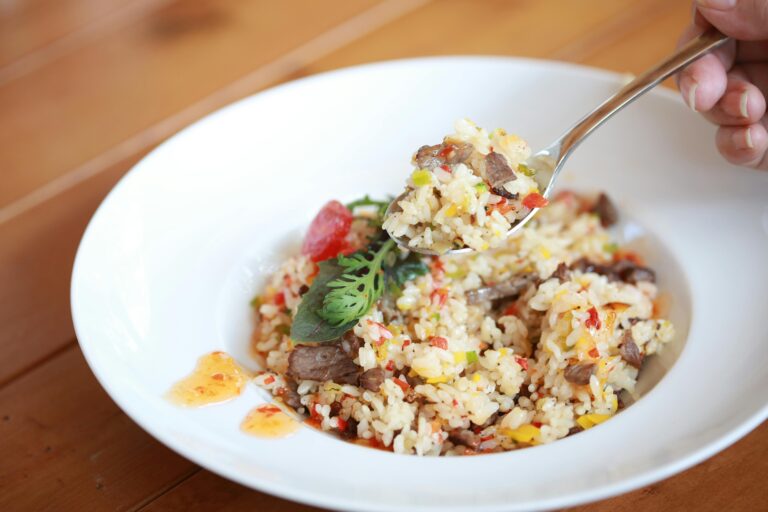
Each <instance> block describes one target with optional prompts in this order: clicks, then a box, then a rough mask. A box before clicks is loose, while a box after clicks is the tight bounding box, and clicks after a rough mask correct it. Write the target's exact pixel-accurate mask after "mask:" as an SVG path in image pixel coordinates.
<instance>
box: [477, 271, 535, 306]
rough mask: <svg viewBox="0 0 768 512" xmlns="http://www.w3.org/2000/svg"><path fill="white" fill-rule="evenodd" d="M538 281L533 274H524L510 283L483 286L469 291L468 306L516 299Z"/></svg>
mask: <svg viewBox="0 0 768 512" xmlns="http://www.w3.org/2000/svg"><path fill="white" fill-rule="evenodd" d="M535 281H536V275H535V274H533V273H529V274H522V275H519V276H517V277H513V278H512V279H510V280H509V281H504V282H503V283H498V284H495V285H493V286H483V287H481V288H478V289H476V290H469V291H468V292H467V293H466V296H467V304H478V303H480V302H483V301H485V300H496V299H506V298H509V297H515V296H517V295H520V293H521V292H522V291H523V290H525V289H526V288H528V286H529V285H530V284H531V283H533V282H535Z"/></svg>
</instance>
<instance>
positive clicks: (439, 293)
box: [429, 288, 448, 308]
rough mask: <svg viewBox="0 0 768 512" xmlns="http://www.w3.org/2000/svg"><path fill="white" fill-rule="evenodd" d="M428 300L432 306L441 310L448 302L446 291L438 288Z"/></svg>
mask: <svg viewBox="0 0 768 512" xmlns="http://www.w3.org/2000/svg"><path fill="white" fill-rule="evenodd" d="M429 300H430V302H432V304H437V306H438V307H441V308H442V307H443V306H445V302H446V301H447V300H448V290H446V289H445V288H438V289H437V290H435V291H433V292H432V293H431V294H430V296H429Z"/></svg>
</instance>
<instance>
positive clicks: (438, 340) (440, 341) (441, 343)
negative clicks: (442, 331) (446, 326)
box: [429, 336, 448, 350]
mask: <svg viewBox="0 0 768 512" xmlns="http://www.w3.org/2000/svg"><path fill="white" fill-rule="evenodd" d="M429 344H430V345H432V346H433V347H437V348H441V349H443V350H448V340H447V339H445V338H443V337H442V336H433V337H431V338H430V339H429Z"/></svg>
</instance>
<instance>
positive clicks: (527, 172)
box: [517, 164, 536, 177]
mask: <svg viewBox="0 0 768 512" xmlns="http://www.w3.org/2000/svg"><path fill="white" fill-rule="evenodd" d="M517 170H518V171H520V172H521V173H523V174H525V175H526V176H529V177H530V176H535V175H536V169H531V168H530V167H528V166H527V165H525V164H517Z"/></svg>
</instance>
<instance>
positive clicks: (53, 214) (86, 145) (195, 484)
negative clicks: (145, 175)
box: [0, 0, 768, 511]
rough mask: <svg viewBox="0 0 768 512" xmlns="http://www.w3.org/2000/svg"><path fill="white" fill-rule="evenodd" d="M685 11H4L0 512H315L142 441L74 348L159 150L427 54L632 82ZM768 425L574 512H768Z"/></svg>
mask: <svg viewBox="0 0 768 512" xmlns="http://www.w3.org/2000/svg"><path fill="white" fill-rule="evenodd" d="M690 12H691V8H690V4H689V2H687V1H683V0H672V1H669V0H579V1H576V0H509V1H506V0H480V1H474V0H432V1H429V0H324V1H323V2H317V1H313V0H290V1H286V2H270V1H267V0H259V1H256V0H186V1H184V0H55V1H54V0H28V1H25V2H21V1H17V2H14V1H10V0H6V1H5V2H3V1H1V0H0V169H2V170H1V171H0V173H1V174H0V283H1V285H0V325H2V327H1V328H0V361H2V364H0V436H1V438H2V439H3V440H4V442H3V446H4V448H5V453H4V455H5V457H3V458H2V459H0V510H9V511H14V510H23V511H26V510H56V511H60V510H158V511H160V510H185V511H209V510H232V511H240V510H243V511H244V510H260V511H278V510H280V511H283V510H284V511H305V510H318V509H314V508H312V507H308V506H303V505H298V504H295V503H292V502H289V501H285V500H282V499H279V498H275V497H272V496H269V495H266V494H262V493H258V492H255V491H252V490H250V489H247V488H244V487H242V486H239V485H237V484H234V483H232V482H230V481H227V480H224V479H222V478H220V477H218V476H216V475H214V474H212V473H210V472H208V471H206V470H203V469H201V468H199V467H197V466H196V465H194V464H193V463H191V462H189V461H187V460H186V459H184V458H182V457H180V456H178V455H176V454H175V453H173V452H171V451H170V450H168V449H167V448H165V447H164V446H163V445H161V444H159V443H158V442H157V441H155V440H154V439H153V438H151V437H150V436H149V435H148V434H146V433H145V432H143V431H142V430H141V429H139V428H138V427H137V426H136V425H135V424H134V423H133V422H132V421H131V420H130V419H129V418H128V417H127V416H125V415H124V414H123V413H122V412H121V411H120V410H119V409H118V408H117V407H116V406H115V405H114V403H113V402H112V401H111V400H110V399H109V397H108V396H107V395H106V394H105V392H104V391H103V390H102V389H101V387H100V386H99V384H98V383H97V382H96V380H95V378H94V377H93V375H92V374H91V372H90V371H89V369H88V367H87V365H86V364H85V361H84V360H83V358H82V355H81V353H80V351H79V349H78V347H77V344H76V340H75V337H74V330H73V328H72V324H71V319H70V316H69V279H70V274H71V267H72V263H73V260H74V254H75V250H76V248H77V244H78V242H79V240H80V237H81V235H82V233H83V230H84V229H85V226H86V224H87V222H88V219H89V218H90V216H91V215H92V213H93V212H94V211H95V209H96V207H97V206H98V204H99V202H100V201H101V200H102V199H103V197H104V196H105V195H106V193H107V192H108V191H109V189H110V188H111V187H112V186H113V185H114V184H115V183H116V182H117V181H118V180H119V179H120V177H121V176H123V175H124V174H125V172H127V171H128V170H129V169H130V167H131V166H132V165H133V164H135V163H136V162H137V161H138V160H139V159H140V158H141V157H142V156H143V155H145V154H146V153H147V152H148V151H149V150H151V149H152V148H153V147H154V146H155V145H157V144H158V143H159V142H161V141H162V140H163V139H165V138H167V137H168V136H169V135H171V134H173V133H174V132H175V131H178V130H179V129H181V128H182V127H184V126H185V125H187V124H189V123H190V122H192V121H194V120H195V119H198V118H199V117H201V116H203V115H205V114H207V113H209V112H211V111H213V110H215V109H216V108H219V107H221V106H223V105H225V104H227V103H229V102H231V101H234V100H236V99H239V98H241V97H243V96H246V95H248V94H251V93H254V92H257V91H259V90H262V89H264V88H266V87H269V86H271V85H274V84H277V83H280V82H284V81H287V80H290V79H293V78H296V77H300V76H305V75H308V74H312V73H316V72H320V71H326V70H330V69H336V68H339V67H344V66H349V65H354V64H359V63H365V62H371V61H376V60H382V59H393V58H403V57H413V56H423V55H441V54H497V55H518V56H525V57H535V58H549V59H559V60H567V61H571V62H579V63H584V64H588V65H592V66H597V67H601V68H606V69H611V70H614V71H619V72H629V73H637V72H639V71H642V70H643V69H644V68H645V67H647V66H649V65H650V64H652V63H653V62H654V61H656V60H658V59H659V58H661V57H662V56H664V55H665V54H666V53H667V52H669V51H670V50H671V49H672V48H673V46H674V44H675V41H676V39H677V35H678V33H679V32H680V31H681V30H682V27H683V26H684V24H685V23H687V21H688V19H689V16H690ZM766 477H768V426H766V425H765V424H764V425H762V426H761V427H759V428H758V429H757V430H755V431H754V432H753V433H751V434H749V435H748V436H747V437H746V438H744V439H743V440H741V441H739V442H738V443H737V444H736V445H734V446H733V447H731V448H728V449H727V450H725V451H724V452H723V453H721V454H719V455H717V456H715V457H713V458H711V459H710V460H708V461H706V462H704V463H702V464H700V465H698V466H696V467H694V468H692V469H690V470H688V471H686V472H683V473H682V474H679V475H677V476H674V477H672V478H670V479H668V480H665V481H663V482H660V483H658V484H654V485H652V486H649V487H646V488H644V489H640V490H638V491H635V492H632V493H629V494H626V495H624V496H619V497H615V498H612V499H610V500H605V501H603V502H599V503H596V504H591V505H589V506H584V507H579V508H575V509H572V510H587V509H590V510H605V511H609V510H611V511H613V510H619V511H635V510H664V511H677V510H680V511H682V510H765V509H766V506H765V502H766V499H768V490H766V489H767V487H766V485H765V481H766Z"/></svg>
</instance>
